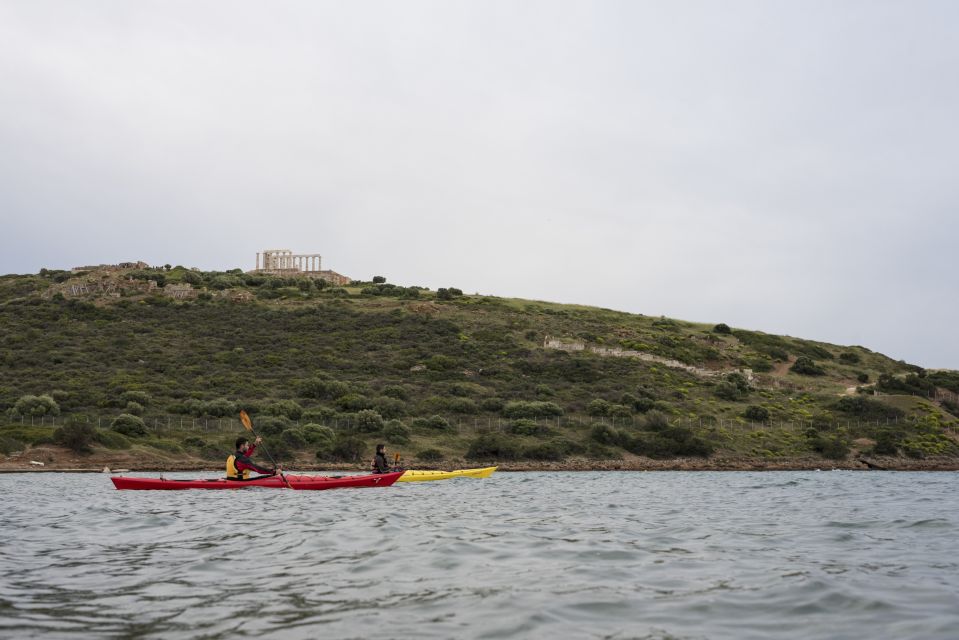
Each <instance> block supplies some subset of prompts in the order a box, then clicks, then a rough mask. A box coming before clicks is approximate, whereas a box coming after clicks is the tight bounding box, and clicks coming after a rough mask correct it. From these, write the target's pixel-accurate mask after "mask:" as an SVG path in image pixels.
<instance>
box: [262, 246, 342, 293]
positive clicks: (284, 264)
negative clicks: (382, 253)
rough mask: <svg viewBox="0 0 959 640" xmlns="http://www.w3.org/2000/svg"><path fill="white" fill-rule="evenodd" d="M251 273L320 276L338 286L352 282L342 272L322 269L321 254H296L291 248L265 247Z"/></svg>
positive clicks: (321, 278)
mask: <svg viewBox="0 0 959 640" xmlns="http://www.w3.org/2000/svg"><path fill="white" fill-rule="evenodd" d="M250 273H264V274H270V275H274V276H287V277H290V276H292V277H296V276H304V277H308V278H318V279H320V280H326V281H327V282H330V283H332V284H335V285H337V286H343V285H346V284H349V283H350V279H349V278H348V277H346V276H344V275H342V274H339V273H336V272H335V271H330V270H325V271H324V270H323V269H321V257H320V254H318V253H304V254H294V253H293V252H292V251H290V250H289V249H265V250H264V251H262V252H261V253H257V254H256V268H255V269H254V270H253V271H251V272H250Z"/></svg>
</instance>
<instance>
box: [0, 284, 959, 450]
mask: <svg viewBox="0 0 959 640" xmlns="http://www.w3.org/2000/svg"><path fill="white" fill-rule="evenodd" d="M377 280H382V278H377ZM187 285H189V286H187ZM717 320H719V321H721V320H722V319H721V318H720V319H717ZM547 337H549V339H550V340H552V341H553V342H551V343H547ZM877 392H878V395H876V394H877ZM957 393H959V373H957V372H948V371H936V372H926V371H923V370H922V369H920V368H919V367H915V366H912V365H908V364H906V363H903V362H896V361H893V360H891V359H889V358H887V357H885V356H883V355H881V354H878V353H875V352H872V351H870V350H869V349H867V348H865V347H861V346H849V347H844V346H838V345H832V344H825V343H820V342H813V341H809V340H802V339H798V338H791V337H784V336H775V335H769V334H765V333H760V332H755V331H746V330H740V329H736V328H729V327H727V326H726V325H723V324H717V325H704V324H694V323H689V322H684V321H681V320H674V319H669V318H662V317H647V316H643V315H636V314H628V313H621V312H615V311H610V310H606V309H597V308H591V307H582V306H574V305H560V304H552V303H547V302H537V301H530V300H516V299H505V298H497V297H492V296H479V295H463V294H462V293H461V292H460V291H459V290H457V289H454V288H449V289H440V290H439V291H435V292H434V291H429V290H426V289H423V288H419V287H400V286H394V285H391V284H386V283H384V282H377V283H376V284H374V283H371V282H370V283H353V284H352V285H351V286H349V287H332V286H329V285H327V284H326V283H325V282H324V281H315V280H312V279H309V278H305V277H299V278H282V277H276V276H265V275H250V274H244V273H242V272H241V271H239V270H233V271H228V272H198V271H195V270H189V269H184V268H182V267H175V268H159V269H140V270H135V269H121V270H117V269H96V270H92V271H89V272H79V273H71V272H62V271H46V270H44V271H42V272H41V273H40V274H38V275H8V276H3V277H0V454H9V453H11V452H13V451H19V450H22V449H23V448H24V447H27V446H30V445H33V446H41V445H44V444H45V443H48V444H60V445H67V446H71V447H73V448H74V449H76V450H86V451H93V452H96V451H103V450H130V451H134V452H139V453H140V454H142V455H147V456H149V455H152V454H151V451H152V452H154V453H156V454H157V455H159V454H160V453H162V454H164V455H174V456H179V457H185V458H190V459H193V458H195V459H198V460H199V459H206V460H210V461H215V460H222V458H223V456H224V455H225V452H226V451H228V450H229V449H230V448H231V444H230V443H231V441H232V438H233V437H235V435H236V434H237V433H239V431H240V427H239V426H238V422H237V421H236V415H237V412H238V411H239V410H240V409H241V408H242V409H246V410H247V411H249V412H250V413H251V415H253V417H254V420H255V421H256V423H257V425H258V428H259V429H260V431H262V432H263V434H264V435H266V436H268V439H269V441H270V443H271V448H272V449H274V453H276V454H277V455H278V457H282V458H284V459H289V460H296V461H299V462H300V463H304V462H307V461H312V462H314V463H317V464H319V463H323V462H336V461H341V462H355V461H357V460H362V459H365V458H368V457H369V454H370V452H371V450H372V445H373V444H374V443H375V442H378V441H386V442H389V443H391V445H390V446H391V449H392V450H394V451H402V452H403V453H404V455H405V457H406V459H407V462H408V464H414V463H415V464H416V465H417V466H425V465H427V464H433V465H443V464H444V462H460V461H490V460H496V461H510V460H547V461H563V460H571V459H575V460H586V461H588V460H594V461H600V460H617V459H623V458H625V459H632V458H633V457H634V456H643V457H646V458H654V459H671V458H675V457H680V456H683V457H690V456H692V457H700V458H710V457H713V458H716V457H724V458H728V457H730V456H732V457H735V456H751V457H759V458H764V459H770V460H779V459H792V458H803V457H809V458H811V459H812V458H821V457H826V458H831V459H834V460H843V459H848V458H849V456H851V455H858V454H867V455H873V456H876V455H884V456H906V457H911V458H914V459H915V458H924V457H930V456H956V455H957V454H959V448H957V446H956V438H955V432H954V430H955V428H956V426H957V423H959V420H957V418H956V416H957V415H959V407H957V403H956V400H957V395H956V394H957ZM121 415H123V416H124V417H123V418H120V419H119V420H117V418H118V417H119V416H121ZM158 452H159V453H158Z"/></svg>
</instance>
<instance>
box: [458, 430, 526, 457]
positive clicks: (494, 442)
mask: <svg viewBox="0 0 959 640" xmlns="http://www.w3.org/2000/svg"><path fill="white" fill-rule="evenodd" d="M519 452H520V449H519V444H518V443H517V442H516V441H515V440H514V439H513V438H510V437H508V436H505V435H503V434H500V433H484V434H482V435H480V436H478V437H477V438H476V439H474V440H473V441H472V442H471V443H470V446H469V449H468V450H467V452H466V457H467V458H469V459H471V460H515V459H516V458H517V457H519Z"/></svg>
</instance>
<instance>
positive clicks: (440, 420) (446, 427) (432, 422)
mask: <svg viewBox="0 0 959 640" xmlns="http://www.w3.org/2000/svg"><path fill="white" fill-rule="evenodd" d="M412 425H413V428H414V429H425V430H431V431H453V427H452V425H450V423H449V422H448V421H447V420H446V418H444V417H443V416H430V417H429V418H413V422H412Z"/></svg>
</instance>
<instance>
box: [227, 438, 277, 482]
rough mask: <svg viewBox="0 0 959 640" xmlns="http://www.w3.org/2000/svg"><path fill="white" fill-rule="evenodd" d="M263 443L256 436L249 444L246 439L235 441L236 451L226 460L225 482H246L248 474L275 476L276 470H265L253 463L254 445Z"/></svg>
mask: <svg viewBox="0 0 959 640" xmlns="http://www.w3.org/2000/svg"><path fill="white" fill-rule="evenodd" d="M261 442H263V439H262V438H260V437H259V436H257V438H256V441H255V442H254V443H253V444H250V441H249V440H247V439H246V438H237V439H236V451H234V452H233V455H231V456H230V457H229V458H227V459H226V479H227V480H248V479H249V478H250V472H252V471H255V472H256V473H262V474H264V475H268V476H273V475H276V472H277V470H276V469H266V468H264V467H261V466H259V465H258V464H256V463H255V462H253V460H252V458H253V452H255V451H256V445H258V444H260V443H261Z"/></svg>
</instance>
